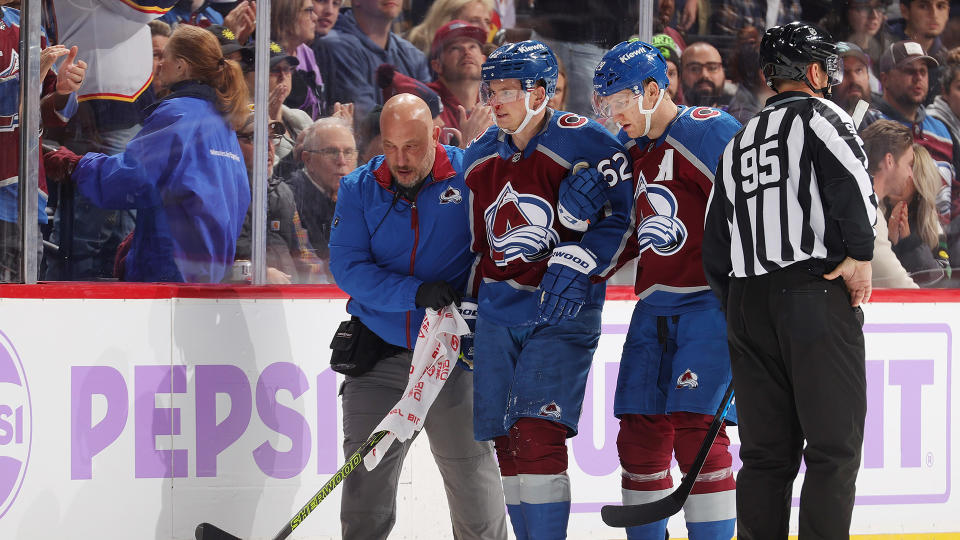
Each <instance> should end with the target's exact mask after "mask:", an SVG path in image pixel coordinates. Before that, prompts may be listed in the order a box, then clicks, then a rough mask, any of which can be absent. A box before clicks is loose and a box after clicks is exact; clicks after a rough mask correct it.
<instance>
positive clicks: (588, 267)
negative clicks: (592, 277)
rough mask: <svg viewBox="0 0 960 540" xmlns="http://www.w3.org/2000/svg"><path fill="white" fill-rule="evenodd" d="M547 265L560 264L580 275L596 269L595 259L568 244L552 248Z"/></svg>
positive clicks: (573, 245) (584, 251)
mask: <svg viewBox="0 0 960 540" xmlns="http://www.w3.org/2000/svg"><path fill="white" fill-rule="evenodd" d="M549 264H562V265H564V266H569V267H570V268H573V269H574V270H577V271H579V272H581V273H584V274H590V273H591V272H593V271H594V269H596V268H597V257H596V256H595V255H594V254H593V253H590V251H589V250H587V249H585V248H583V247H580V246H578V245H576V244H569V245H565V246H559V247H556V248H554V250H553V254H552V255H551V256H550V263H549Z"/></svg>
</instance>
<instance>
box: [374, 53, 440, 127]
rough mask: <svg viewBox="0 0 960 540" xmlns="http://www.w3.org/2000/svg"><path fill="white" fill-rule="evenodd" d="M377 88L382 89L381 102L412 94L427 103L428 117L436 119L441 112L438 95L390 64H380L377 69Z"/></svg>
mask: <svg viewBox="0 0 960 540" xmlns="http://www.w3.org/2000/svg"><path fill="white" fill-rule="evenodd" d="M377 86H379V87H380V88H381V89H382V92H383V101H387V100H388V99H390V98H391V97H393V96H395V95H397V94H413V95H415V96H417V97H419V98H420V99H422V100H424V101H426V102H427V106H428V107H430V115H431V116H433V117H434V118H436V117H437V116H439V115H440V113H442V112H443V103H442V102H441V101H440V95H439V94H437V93H436V92H434V91H433V90H431V89H430V87H428V86H427V85H425V84H423V83H422V82H420V81H418V80H416V79H414V78H413V77H408V76H406V75H404V74H403V73H400V72H399V71H397V68H395V67H394V66H393V65H391V64H380V67H378V68H377Z"/></svg>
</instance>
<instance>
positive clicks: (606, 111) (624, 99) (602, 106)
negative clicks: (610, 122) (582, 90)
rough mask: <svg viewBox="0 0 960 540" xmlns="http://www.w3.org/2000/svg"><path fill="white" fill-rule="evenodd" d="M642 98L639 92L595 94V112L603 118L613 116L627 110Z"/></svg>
mask: <svg viewBox="0 0 960 540" xmlns="http://www.w3.org/2000/svg"><path fill="white" fill-rule="evenodd" d="M638 99H640V95H639V94H633V95H631V96H627V95H623V94H614V95H612V96H599V95H597V94H594V95H593V112H595V113H596V114H597V116H599V117H601V118H613V117H614V116H616V115H618V114H620V113H622V112H623V111H626V110H627V109H628V108H629V107H630V106H631V105H634V104H635V103H636V101H637V100H638Z"/></svg>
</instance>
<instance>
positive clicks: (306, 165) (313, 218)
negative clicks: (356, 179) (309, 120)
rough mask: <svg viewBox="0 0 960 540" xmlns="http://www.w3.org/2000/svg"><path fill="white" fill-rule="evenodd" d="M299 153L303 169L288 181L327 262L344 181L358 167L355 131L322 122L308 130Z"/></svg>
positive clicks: (313, 241) (342, 124)
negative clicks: (331, 233)
mask: <svg viewBox="0 0 960 540" xmlns="http://www.w3.org/2000/svg"><path fill="white" fill-rule="evenodd" d="M297 152H299V153H300V161H301V162H302V163H303V166H302V167H301V168H299V169H297V170H295V171H294V172H293V173H292V174H291V176H290V177H289V178H287V179H286V181H287V183H288V184H289V185H290V187H291V188H292V189H293V194H294V200H295V201H296V203H297V211H298V212H299V213H300V219H301V220H303V226H304V228H306V230H307V235H308V237H309V238H310V244H311V245H312V246H313V248H314V249H315V250H316V253H317V256H318V257H320V259H322V260H327V259H329V258H330V251H329V248H328V247H327V244H328V242H329V241H330V223H331V222H332V221H333V212H334V208H335V207H336V204H337V189H338V188H339V186H340V178H341V177H343V176H346V175H347V174H349V173H350V171H352V170H354V169H355V168H356V167H357V142H356V140H355V139H354V137H353V128H351V127H350V123H349V122H347V121H346V120H344V119H342V118H335V117H329V118H321V119H320V120H317V121H316V122H315V123H314V124H313V125H311V126H310V127H308V128H307V129H306V130H304V132H303V137H302V138H301V141H300V144H299V146H298V149H297Z"/></svg>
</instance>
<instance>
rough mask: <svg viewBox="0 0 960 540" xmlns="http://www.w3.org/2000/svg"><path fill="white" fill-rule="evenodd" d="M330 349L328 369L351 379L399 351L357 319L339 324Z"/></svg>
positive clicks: (351, 318) (353, 318)
mask: <svg viewBox="0 0 960 540" xmlns="http://www.w3.org/2000/svg"><path fill="white" fill-rule="evenodd" d="M330 348H331V349H332V352H331V353H330V369H332V370H334V371H336V372H337V373H343V374H344V375H350V376H351V377H357V376H359V375H363V374H364V373H366V372H368V371H370V370H371V369H372V368H373V366H375V365H376V364H377V362H379V361H380V360H382V359H383V358H386V357H387V356H388V355H390V354H392V353H393V352H395V351H397V350H399V347H395V346H393V345H390V344H389V343H387V342H386V341H384V340H382V339H380V336H378V335H377V334H375V333H373V331H371V330H370V329H369V328H367V327H366V325H364V324H363V323H362V322H360V319H358V318H357V317H350V320H349V321H343V322H342V323H340V327H339V328H337V331H336V333H335V334H334V335H333V340H332V341H331V342H330Z"/></svg>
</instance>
